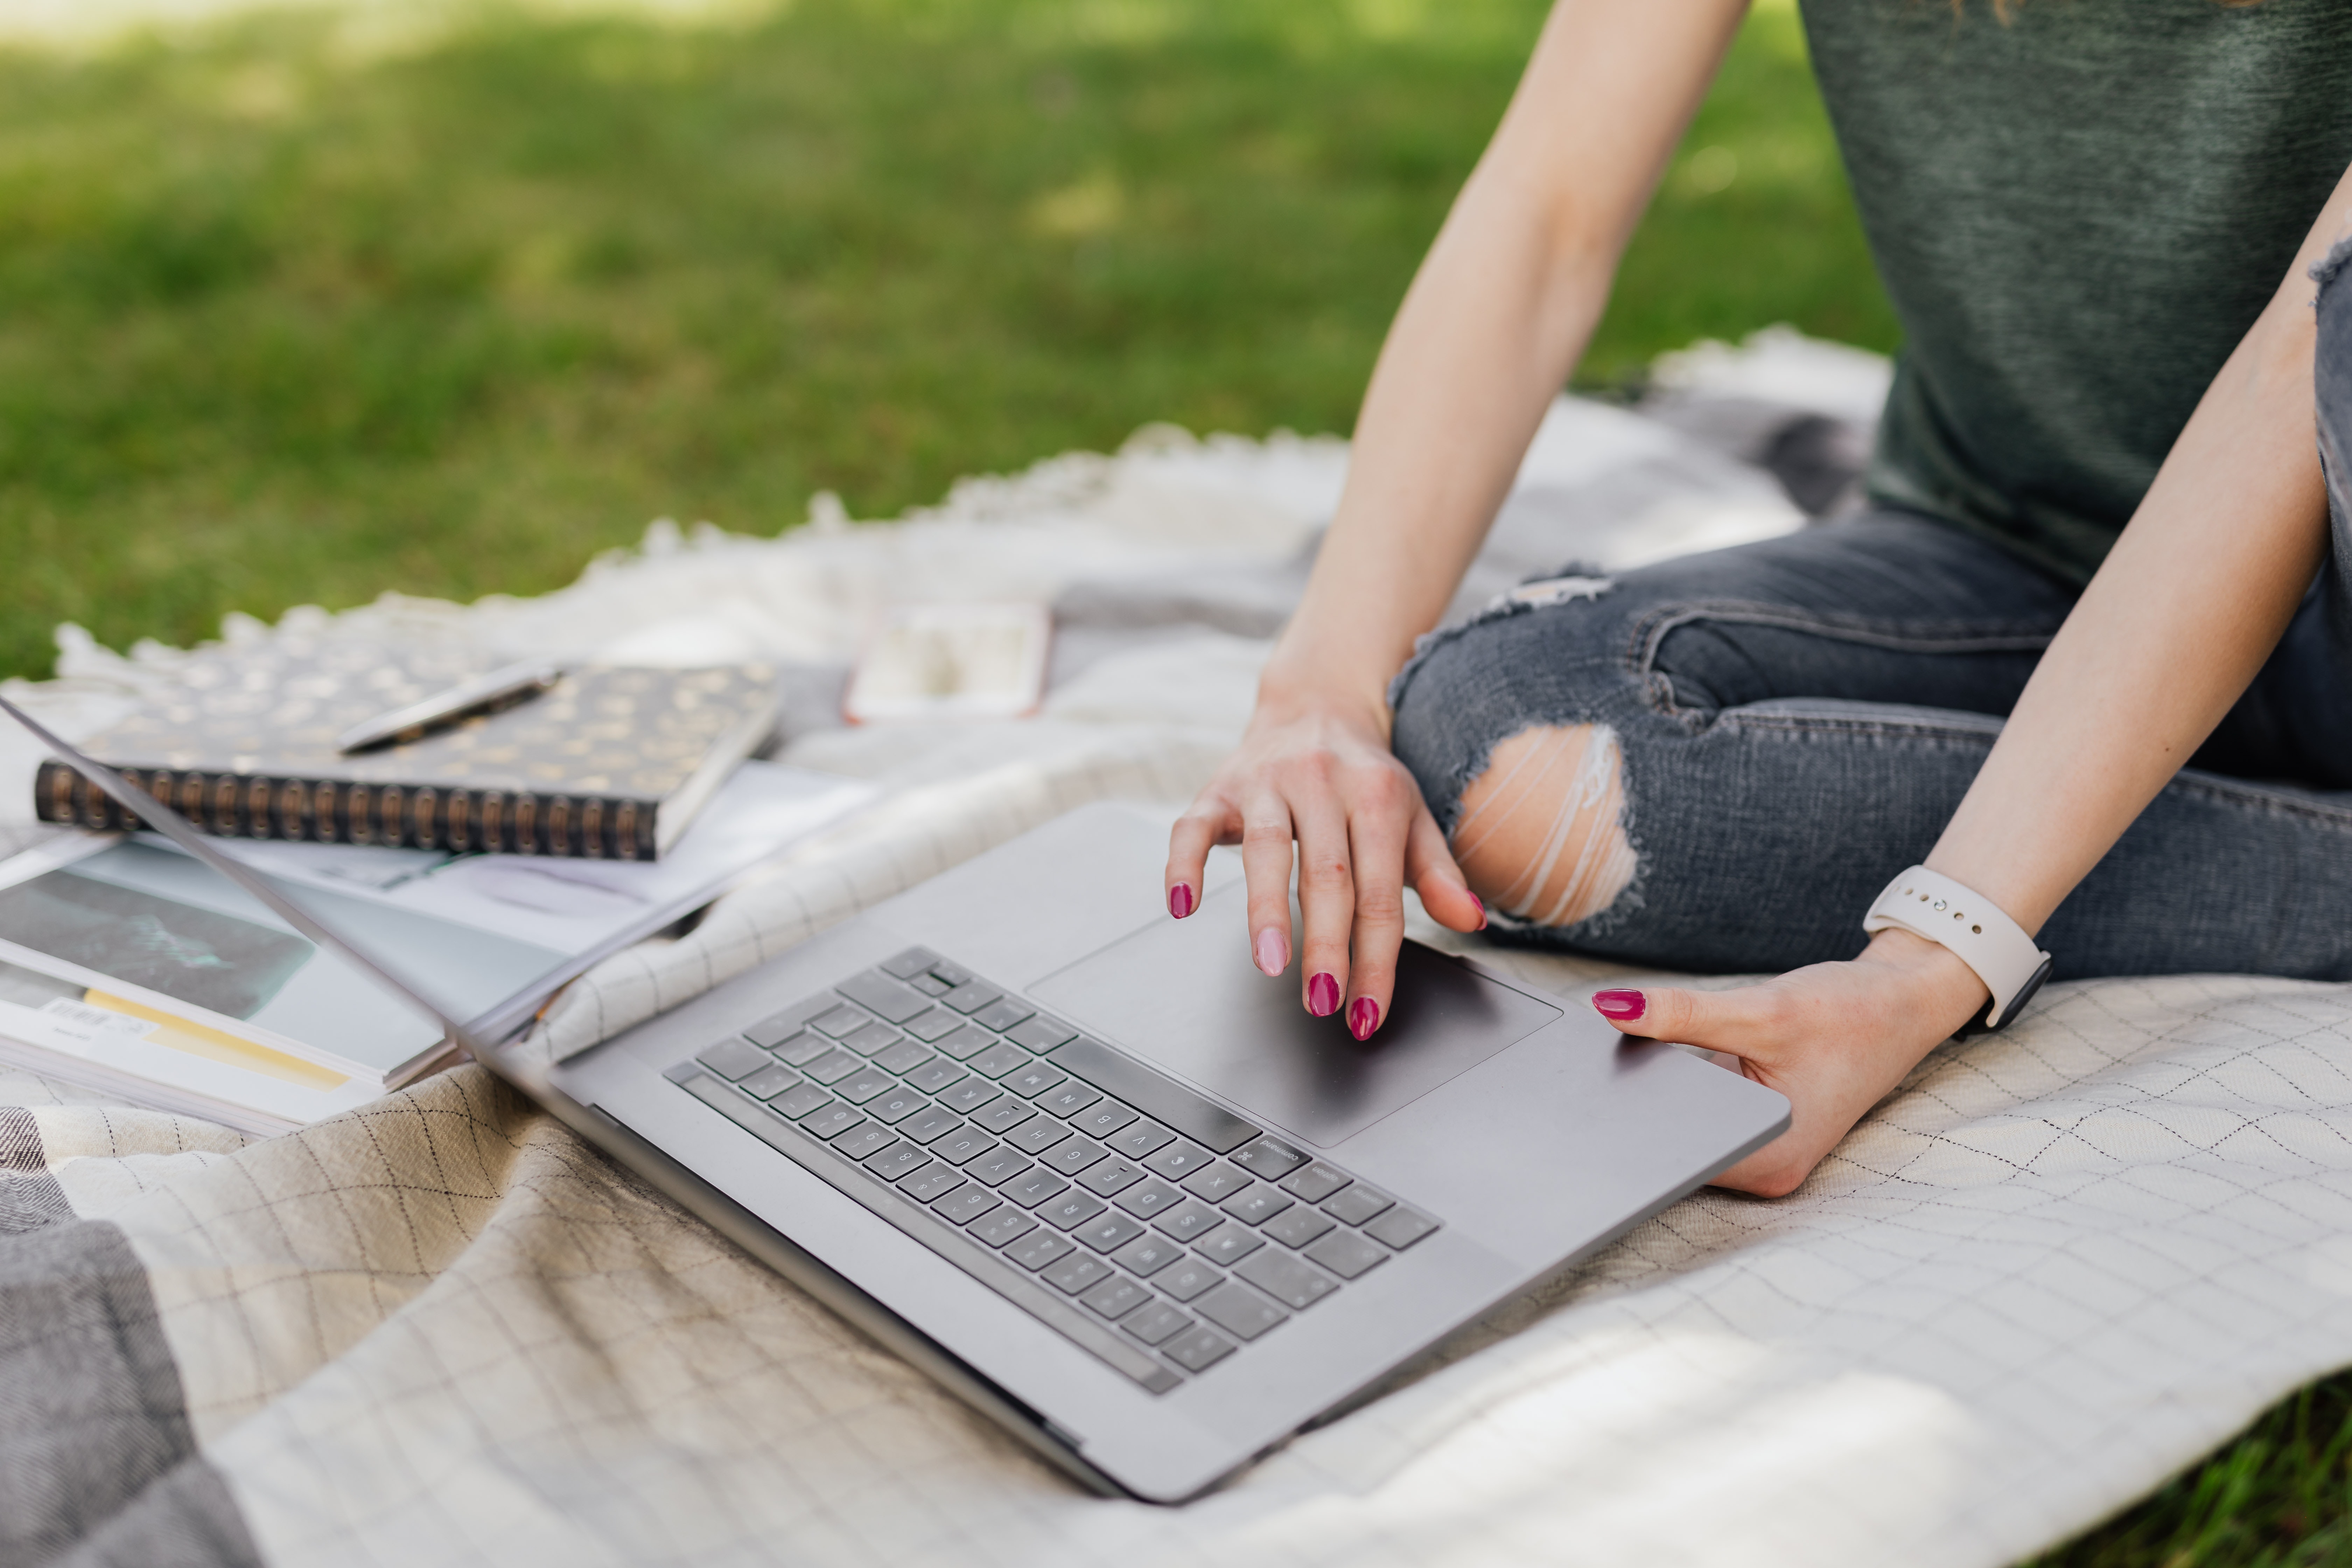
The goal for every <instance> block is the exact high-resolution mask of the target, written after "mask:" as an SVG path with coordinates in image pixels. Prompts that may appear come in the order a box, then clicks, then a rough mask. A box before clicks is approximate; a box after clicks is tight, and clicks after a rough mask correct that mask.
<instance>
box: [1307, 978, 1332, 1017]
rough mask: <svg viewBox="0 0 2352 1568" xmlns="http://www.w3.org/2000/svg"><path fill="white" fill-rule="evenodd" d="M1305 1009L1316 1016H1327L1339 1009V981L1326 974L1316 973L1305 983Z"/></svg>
mask: <svg viewBox="0 0 2352 1568" xmlns="http://www.w3.org/2000/svg"><path fill="white" fill-rule="evenodd" d="M1307 1011H1308V1012H1310V1013H1312V1014H1314V1015H1315V1016H1317V1017H1318V1018H1328V1017H1329V1016H1331V1015H1332V1014H1334V1013H1336V1012H1338V1011H1339V981H1337V980H1335V979H1333V978H1332V977H1331V976H1330V975H1328V974H1318V975H1316V976H1315V977H1314V978H1312V979H1310V980H1308V981H1307Z"/></svg>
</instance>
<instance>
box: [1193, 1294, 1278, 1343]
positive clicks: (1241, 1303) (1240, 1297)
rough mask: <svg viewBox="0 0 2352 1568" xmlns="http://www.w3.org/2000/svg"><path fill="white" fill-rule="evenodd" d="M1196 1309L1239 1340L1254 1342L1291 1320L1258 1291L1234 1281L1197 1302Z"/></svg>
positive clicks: (1194, 1304) (1194, 1306)
mask: <svg viewBox="0 0 2352 1568" xmlns="http://www.w3.org/2000/svg"><path fill="white" fill-rule="evenodd" d="M1192 1310H1194V1311H1196V1312H1198V1313H1200V1314H1201V1316H1202V1317H1204V1318H1206V1319H1208V1320H1209V1321H1211V1322H1213V1323H1214V1324H1216V1325H1217V1327H1219V1328H1221V1329H1223V1330H1224V1331H1225V1332H1227V1333H1229V1334H1231V1335H1233V1336H1234V1338H1235V1339H1237V1340H1254V1339H1255V1338H1257V1337H1258V1335H1260V1334H1262V1333H1264V1332H1265V1331H1267V1330H1268V1329H1271V1328H1273V1327H1275V1326H1276V1325H1277V1324H1279V1323H1282V1322H1285V1321H1287V1320H1288V1319H1289V1317H1290V1314H1289V1313H1287V1312H1286V1311H1284V1310H1282V1309H1281V1308H1279V1307H1277V1306H1276V1305H1275V1304H1274V1303H1273V1302H1271V1301H1269V1300H1266V1299H1265V1297H1263V1296H1261V1295H1259V1294H1258V1293H1257V1292H1256V1291H1255V1290H1251V1289H1246V1288H1245V1287H1244V1286H1240V1285H1236V1284H1234V1282H1233V1281H1232V1280H1230V1279H1228V1280H1226V1281H1225V1282H1224V1283H1223V1284H1222V1285H1220V1286H1218V1287H1217V1288H1216V1289H1213V1290H1212V1291H1210V1292H1209V1293H1208V1294H1207V1295H1205V1296H1203V1297H1202V1298H1201V1299H1200V1300H1198V1301H1196V1302H1194V1303H1193V1304H1192Z"/></svg>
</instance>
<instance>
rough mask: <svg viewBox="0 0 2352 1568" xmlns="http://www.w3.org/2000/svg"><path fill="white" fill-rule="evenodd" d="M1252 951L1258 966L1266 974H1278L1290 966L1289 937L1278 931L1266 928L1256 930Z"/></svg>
mask: <svg viewBox="0 0 2352 1568" xmlns="http://www.w3.org/2000/svg"><path fill="white" fill-rule="evenodd" d="M1252 952H1254V953H1255V956H1256V958H1257V966H1258V968H1259V969H1261V970H1263V971H1265V973H1268V974H1279V973H1282V972H1283V971H1284V970H1286V969H1287V968H1289V967H1290V939H1289V938H1288V937H1286V936H1284V935H1283V934H1282V933H1281V932H1280V931H1275V930H1273V929H1271V928H1268V929H1267V930H1265V931H1260V932H1258V933H1257V941H1256V942H1255V943H1253V944H1252Z"/></svg>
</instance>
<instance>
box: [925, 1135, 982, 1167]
mask: <svg viewBox="0 0 2352 1568" xmlns="http://www.w3.org/2000/svg"><path fill="white" fill-rule="evenodd" d="M995 1147H996V1140H995V1139H993V1138H991V1137H990V1136H989V1135H988V1134H987V1133H985V1132H982V1131H981V1130H980V1129H979V1128H977V1127H965V1128H962V1129H960V1130H959V1131H954V1132H950V1133H949V1134H948V1135H947V1136H946V1137H944V1138H935V1139H933V1140H932V1141H931V1152H932V1153H934V1154H936V1155H938V1156H939V1157H940V1159H942V1160H945V1161H946V1162H947V1163H949V1164H950V1165H961V1164H964V1163H967V1162H969V1161H972V1160H977V1159H979V1158H980V1157H981V1156H982V1154H985V1153H987V1152H989V1151H990V1150H992V1149H993V1148H995Z"/></svg>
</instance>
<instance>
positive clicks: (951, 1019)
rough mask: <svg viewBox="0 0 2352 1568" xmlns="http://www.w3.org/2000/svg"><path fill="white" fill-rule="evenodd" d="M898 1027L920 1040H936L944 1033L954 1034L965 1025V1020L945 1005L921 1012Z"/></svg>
mask: <svg viewBox="0 0 2352 1568" xmlns="http://www.w3.org/2000/svg"><path fill="white" fill-rule="evenodd" d="M898 1027H900V1028H902V1029H904V1030H906V1031H907V1033H908V1034H910V1035H912V1036H914V1037H915V1038H917V1039H919V1040H936V1039H938V1038H939V1037H940V1036H942V1035H952V1034H954V1033H955V1032H956V1031H957V1030H958V1029H961V1028H962V1027H963V1020H962V1019H961V1017H959V1016H956V1015H955V1014H953V1013H950V1012H949V1011H948V1010H947V1009H945V1008H944V1007H934V1008H932V1009H931V1010H930V1011H929V1012H928V1013H919V1014H917V1015H916V1016H913V1017H911V1018H909V1019H908V1020H907V1021H906V1022H905V1023H903V1024H901V1025H899V1026H898Z"/></svg>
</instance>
